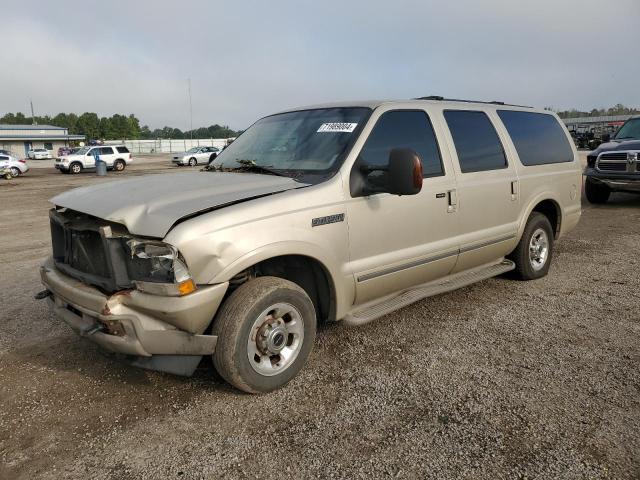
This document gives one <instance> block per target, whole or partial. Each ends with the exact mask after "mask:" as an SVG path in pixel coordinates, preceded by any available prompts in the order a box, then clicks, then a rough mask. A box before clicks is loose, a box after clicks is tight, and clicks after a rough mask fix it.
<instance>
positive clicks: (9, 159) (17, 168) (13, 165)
mask: <svg viewBox="0 0 640 480" xmlns="http://www.w3.org/2000/svg"><path fill="white" fill-rule="evenodd" d="M2 168H6V169H8V170H9V171H10V172H11V175H12V176H14V177H19V176H20V175H22V174H23V173H27V172H28V171H29V166H28V165H27V161H26V160H18V159H17V158H16V157H14V156H12V155H5V154H1V153H0V169H2Z"/></svg>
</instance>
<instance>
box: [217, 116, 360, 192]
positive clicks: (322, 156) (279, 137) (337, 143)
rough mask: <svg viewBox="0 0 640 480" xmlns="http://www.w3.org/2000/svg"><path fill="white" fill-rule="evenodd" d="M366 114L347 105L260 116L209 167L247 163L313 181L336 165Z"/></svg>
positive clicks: (331, 171) (344, 153)
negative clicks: (345, 106)
mask: <svg viewBox="0 0 640 480" xmlns="http://www.w3.org/2000/svg"><path fill="white" fill-rule="evenodd" d="M370 114H371V110H370V109H368V108H357V107H349V108H326V109H317V110H302V111H298V112H289V113H281V114H278V115H272V116H270V117H265V118H263V119H261V120H258V121H257V122H256V123H255V124H253V125H252V126H251V127H250V128H249V129H247V131H245V132H244V133H243V134H242V135H240V136H239V137H238V138H237V139H236V140H235V141H234V142H233V143H232V144H231V145H229V146H228V147H227V148H225V149H224V150H222V152H221V153H220V154H219V155H218V156H217V157H216V159H215V160H214V161H213V162H212V163H211V166H212V167H214V168H222V169H234V168H242V167H243V166H246V165H247V163H248V162H250V163H251V164H252V165H254V166H257V167H265V168H267V169H270V170H272V171H275V172H278V173H279V174H283V175H287V176H291V177H293V178H296V179H299V180H301V181H304V182H309V183H317V182H319V181H321V180H323V179H325V178H327V177H329V176H331V175H333V174H334V173H335V172H336V170H337V169H338V168H339V167H340V164H341V163H342V161H343V160H344V157H345V155H346V154H347V153H348V151H349V148H350V147H351V145H352V144H353V142H354V141H355V139H356V138H357V136H358V134H359V133H360V130H361V129H362V127H363V126H364V124H365V122H366V121H367V119H368V118H369V115H370ZM255 170H256V169H254V171H255Z"/></svg>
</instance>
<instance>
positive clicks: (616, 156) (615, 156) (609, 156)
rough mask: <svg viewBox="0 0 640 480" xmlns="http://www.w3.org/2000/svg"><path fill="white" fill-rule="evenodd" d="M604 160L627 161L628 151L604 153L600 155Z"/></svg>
mask: <svg viewBox="0 0 640 480" xmlns="http://www.w3.org/2000/svg"><path fill="white" fill-rule="evenodd" d="M603 160H623V161H625V162H626V161H627V152H610V153H603V154H602V155H601V156H600V161H603Z"/></svg>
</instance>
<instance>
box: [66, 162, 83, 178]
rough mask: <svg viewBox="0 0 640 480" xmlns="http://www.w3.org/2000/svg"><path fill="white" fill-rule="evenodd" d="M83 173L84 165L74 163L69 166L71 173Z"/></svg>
mask: <svg viewBox="0 0 640 480" xmlns="http://www.w3.org/2000/svg"><path fill="white" fill-rule="evenodd" d="M80 172H82V164H81V163H80V162H73V163H72V164H71V165H69V173H72V174H74V175H75V174H77V173H80Z"/></svg>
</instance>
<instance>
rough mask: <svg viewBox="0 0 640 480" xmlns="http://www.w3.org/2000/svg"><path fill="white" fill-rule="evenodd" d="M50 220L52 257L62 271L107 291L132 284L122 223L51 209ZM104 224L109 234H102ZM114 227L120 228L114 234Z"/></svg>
mask: <svg viewBox="0 0 640 480" xmlns="http://www.w3.org/2000/svg"><path fill="white" fill-rule="evenodd" d="M50 223H51V243H52V246H53V259H54V261H55V264H56V267H58V269H60V270H61V271H62V272H63V273H65V274H67V275H69V276H71V277H74V278H77V279H78V280H80V281H82V282H84V283H88V284H89V285H93V286H96V287H99V288H101V289H102V290H104V291H108V292H113V291H117V290H121V289H123V288H129V287H130V286H131V281H130V280H129V278H128V277H127V275H126V267H125V266H124V260H123V255H124V251H123V241H122V236H121V235H122V233H123V232H125V231H124V230H123V228H122V226H119V227H118V226H116V225H115V224H106V223H103V222H101V221H99V220H98V219H95V218H93V217H89V216H88V215H83V214H79V213H77V212H73V211H70V210H67V211H55V210H52V211H51V213H50ZM103 226H104V227H105V228H107V229H108V230H109V232H110V233H109V235H108V236H107V235H104V234H103V233H102V231H101V227H103ZM115 229H119V231H118V234H116V235H114V233H115V232H113V230H115Z"/></svg>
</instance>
